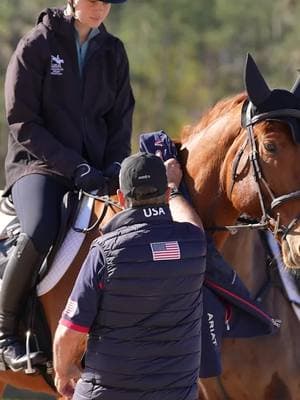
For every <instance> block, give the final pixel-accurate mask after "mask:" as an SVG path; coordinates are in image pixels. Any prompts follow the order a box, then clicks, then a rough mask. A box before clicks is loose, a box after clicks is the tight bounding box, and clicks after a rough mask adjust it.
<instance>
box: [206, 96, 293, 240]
mask: <svg viewBox="0 0 300 400" xmlns="http://www.w3.org/2000/svg"><path fill="white" fill-rule="evenodd" d="M243 110H244V114H243V116H242V126H243V127H244V128H246V131H247V138H246V140H245V142H244V143H243V145H242V146H241V148H240V150H239V152H238V153H237V155H236V157H235V160H234V162H233V171H232V184H231V189H230V194H231V193H232V190H233V187H234V184H235V183H236V179H237V177H238V174H237V168H238V165H239V161H240V159H241V157H242V155H243V153H244V151H245V149H246V147H247V145H249V146H250V153H249V161H250V164H251V166H252V171H253V176H254V180H255V183H256V187H257V193H258V198H259V203H260V209H261V212H262V216H261V219H260V221H259V222H258V223H249V224H237V225H227V226H224V227H218V226H217V227H213V228H209V230H213V231H220V230H223V231H224V230H227V231H229V232H230V233H232V234H234V233H236V232H237V231H238V230H240V229H270V230H271V231H272V233H273V235H274V236H275V237H277V236H278V234H280V235H281V237H282V239H284V238H285V237H286V235H287V234H288V233H289V232H290V231H291V229H292V228H293V226H294V225H295V224H296V223H297V222H298V221H299V219H300V215H299V216H297V217H296V218H294V219H293V220H292V221H291V222H290V223H289V224H288V226H284V225H280V213H277V215H276V219H275V218H274V217H272V216H271V215H270V214H271V212H272V211H274V209H275V208H277V207H280V206H281V205H282V204H284V203H286V202H288V201H291V200H295V199H299V198H300V190H297V191H295V192H291V193H287V194H283V195H280V196H277V197H276V196H275V195H274V193H273V192H272V190H271V188H270V186H269V184H268V182H267V181H266V180H265V179H264V177H263V173H262V170H261V167H260V164H259V152H258V150H257V145H256V140H255V135H254V129H253V126H254V125H255V124H256V123H258V122H261V121H267V120H274V119H278V120H280V118H285V117H292V118H299V119H300V110H297V109H289V108H287V109H280V110H276V111H269V112H265V113H261V114H257V115H253V116H252V113H253V105H252V103H251V102H250V101H248V100H246V101H245V103H244V105H243ZM263 187H264V188H265V190H266V191H267V193H268V195H269V196H270V198H271V203H270V207H269V211H268V207H267V206H266V202H265V199H264V196H263V191H262V188H263ZM271 226H272V227H274V228H273V229H271V228H270V227H271Z"/></svg>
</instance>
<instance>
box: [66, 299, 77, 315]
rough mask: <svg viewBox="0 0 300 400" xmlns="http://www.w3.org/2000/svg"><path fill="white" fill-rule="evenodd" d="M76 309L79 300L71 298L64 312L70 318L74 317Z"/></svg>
mask: <svg viewBox="0 0 300 400" xmlns="http://www.w3.org/2000/svg"><path fill="white" fill-rule="evenodd" d="M76 310H77V301H74V300H71V299H69V300H68V302H67V305H66V307H65V309H64V312H63V313H64V314H65V315H66V316H68V317H69V318H72V317H74V315H75V313H76Z"/></svg>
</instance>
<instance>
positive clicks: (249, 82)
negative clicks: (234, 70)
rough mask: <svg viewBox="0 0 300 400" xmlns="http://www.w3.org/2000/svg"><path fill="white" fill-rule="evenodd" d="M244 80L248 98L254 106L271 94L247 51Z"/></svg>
mask: <svg viewBox="0 0 300 400" xmlns="http://www.w3.org/2000/svg"><path fill="white" fill-rule="evenodd" d="M244 82H245V88H246V91H247V93H248V97H249V100H251V102H252V103H253V104H254V105H255V106H259V105H260V104H261V103H263V102H264V101H265V100H266V99H267V98H268V97H269V96H270V94H271V91H270V89H269V86H268V85H267V83H266V81H265V80H264V78H263V76H262V74H261V73H260V71H259V69H258V67H257V65H256V63H255V61H254V60H253V58H252V56H251V54H249V53H248V54H247V59H246V64H245V72H244Z"/></svg>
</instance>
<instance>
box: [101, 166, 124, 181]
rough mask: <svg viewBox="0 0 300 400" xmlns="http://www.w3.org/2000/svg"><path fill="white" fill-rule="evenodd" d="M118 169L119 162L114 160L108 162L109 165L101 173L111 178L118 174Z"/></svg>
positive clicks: (119, 167)
mask: <svg viewBox="0 0 300 400" xmlns="http://www.w3.org/2000/svg"><path fill="white" fill-rule="evenodd" d="M120 169H121V164H120V163H118V162H114V163H112V164H110V166H109V167H107V168H106V169H105V170H104V171H103V175H104V176H105V177H107V178H113V177H115V176H119V172H120Z"/></svg>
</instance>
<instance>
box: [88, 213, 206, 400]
mask: <svg viewBox="0 0 300 400" xmlns="http://www.w3.org/2000/svg"><path fill="white" fill-rule="evenodd" d="M105 233H106V234H105V235H104V236H103V237H101V238H99V239H98V240H97V241H96V242H95V244H94V245H96V246H101V248H102V249H103V252H104V255H105V266H106V278H105V282H104V294H103V297H102V300H101V303H100V308H99V314H98V317H97V319H96V321H95V323H94V325H93V327H92V329H91V333H90V337H89V341H88V351H87V355H86V370H85V371H86V372H85V374H84V377H88V376H89V372H94V375H93V376H94V377H96V380H97V383H98V384H100V385H101V386H103V387H105V388H107V390H108V392H107V393H110V395H108V397H107V398H109V399H114V398H116V399H117V397H118V396H119V397H118V399H119V400H122V399H127V398H128V399H131V400H134V399H139V398H140V396H141V393H144V394H147V392H148V395H149V399H156V398H157V399H160V400H161V399H164V400H168V399H170V400H171V399H172V400H174V399H176V400H177V399H186V400H195V399H196V398H197V396H196V393H197V388H196V381H197V378H198V376H199V367H200V356H201V317H202V312H203V310H202V309H203V304H202V284H203V278H204V271H205V256H206V241H205V235H204V234H203V233H202V231H201V230H200V229H199V228H197V227H195V226H193V225H191V224H188V223H175V222H173V221H172V219H171V215H170V211H169V208H168V206H154V207H139V208H135V209H128V210H125V211H123V212H121V213H119V214H118V215H116V216H115V217H114V218H113V220H112V221H111V222H110V223H109V225H108V226H107V227H106V229H105ZM111 390H112V391H113V393H115V394H117V396H113V397H111V396H112V393H111ZM145 392H146V393H145ZM101 398H102V397H101ZM103 398H106V397H103ZM145 398H148V397H145ZM143 399H144V397H143Z"/></svg>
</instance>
